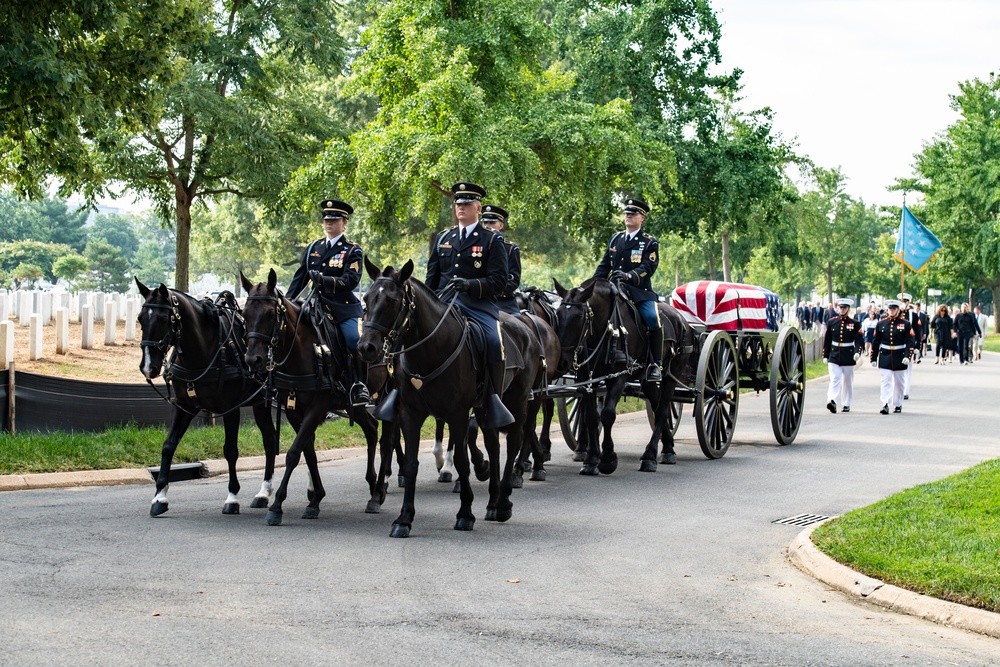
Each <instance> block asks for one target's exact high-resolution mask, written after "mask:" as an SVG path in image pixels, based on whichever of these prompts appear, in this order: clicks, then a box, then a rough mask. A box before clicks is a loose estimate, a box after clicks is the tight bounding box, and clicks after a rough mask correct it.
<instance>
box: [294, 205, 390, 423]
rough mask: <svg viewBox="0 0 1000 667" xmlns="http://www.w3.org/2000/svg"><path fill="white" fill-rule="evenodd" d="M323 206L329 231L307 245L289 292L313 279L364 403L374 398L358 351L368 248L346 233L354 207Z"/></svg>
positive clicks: (357, 400) (355, 393) (354, 393)
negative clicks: (361, 285) (359, 292)
mask: <svg viewBox="0 0 1000 667" xmlns="http://www.w3.org/2000/svg"><path fill="white" fill-rule="evenodd" d="M320 208H321V209H322V211H323V218H322V219H323V230H324V232H325V233H326V235H325V236H324V237H323V238H321V239H316V240H315V241H313V242H312V243H310V244H309V246H308V247H307V248H306V251H305V252H304V253H303V255H302V261H301V262H300V264H299V268H298V269H297V270H296V271H295V275H294V276H293V277H292V283H291V285H289V287H288V296H289V298H292V299H294V298H296V297H298V296H299V295H300V294H302V293H304V292H305V291H306V286H307V283H308V282H309V281H311V282H312V283H313V284H314V285H315V286H316V291H317V295H318V296H319V301H320V303H321V304H323V308H324V309H325V310H326V312H327V313H329V315H330V317H331V319H332V320H333V321H334V322H335V323H336V324H337V328H339V329H340V332H341V334H342V337H343V340H344V343H345V346H346V348H347V353H348V357H349V358H350V361H349V363H348V364H347V366H348V368H345V371H346V373H347V376H348V377H347V381H348V383H349V385H350V387H351V402H352V403H354V404H355V405H364V404H366V403H368V402H369V401H370V400H371V397H370V396H369V394H368V388H367V387H366V386H365V384H364V380H365V379H366V378H367V373H368V371H367V368H366V367H365V364H364V362H362V361H361V357H360V356H359V355H358V354H357V349H358V339H359V338H360V337H361V334H360V322H361V316H362V315H363V314H364V312H363V309H362V307H361V301H360V300H358V296H357V294H355V292H354V290H356V289H357V288H358V284H359V283H360V282H361V265H362V262H363V259H364V252H363V251H362V249H361V246H359V245H358V244H357V243H354V242H353V241H350V240H348V239H347V237H346V236H344V231H345V230H346V228H347V223H348V221H349V219H350V216H351V214H352V213H354V208H353V207H351V205H350V204H348V203H347V202H343V201H340V200H337V199H325V200H323V201H322V202H320Z"/></svg>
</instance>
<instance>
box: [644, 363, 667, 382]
mask: <svg viewBox="0 0 1000 667" xmlns="http://www.w3.org/2000/svg"><path fill="white" fill-rule="evenodd" d="M662 381H663V373H661V372H660V365H659V364H650V365H649V366H646V382H662Z"/></svg>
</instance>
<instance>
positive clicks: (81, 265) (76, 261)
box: [52, 253, 90, 287]
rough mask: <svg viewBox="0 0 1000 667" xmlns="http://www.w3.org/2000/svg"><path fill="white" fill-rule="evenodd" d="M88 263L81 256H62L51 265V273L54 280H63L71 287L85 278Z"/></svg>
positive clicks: (88, 266)
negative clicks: (53, 275)
mask: <svg viewBox="0 0 1000 667" xmlns="http://www.w3.org/2000/svg"><path fill="white" fill-rule="evenodd" d="M89 268H90V263H89V262H88V261H87V258H86V257H84V256H83V255H77V254H75V253H73V254H69V255H63V256H62V257H60V258H59V259H57V260H56V261H55V262H54V263H53V264H52V273H54V274H55V276H56V278H59V279H60V280H65V281H66V282H67V283H69V285H70V287H72V286H73V285H74V284H75V283H76V282H77V281H79V280H81V279H82V278H84V277H85V275H86V273H87V270H88V269H89Z"/></svg>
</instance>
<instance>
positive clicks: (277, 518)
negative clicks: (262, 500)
mask: <svg viewBox="0 0 1000 667" xmlns="http://www.w3.org/2000/svg"><path fill="white" fill-rule="evenodd" d="M267 525H269V526H280V525H281V512H275V511H274V510H271V511H270V512H268V513H267Z"/></svg>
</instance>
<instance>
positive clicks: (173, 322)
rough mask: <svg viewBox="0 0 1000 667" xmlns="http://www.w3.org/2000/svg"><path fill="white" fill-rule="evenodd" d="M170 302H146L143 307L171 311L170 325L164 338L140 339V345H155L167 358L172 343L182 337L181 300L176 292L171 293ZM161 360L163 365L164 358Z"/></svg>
mask: <svg viewBox="0 0 1000 667" xmlns="http://www.w3.org/2000/svg"><path fill="white" fill-rule="evenodd" d="M169 296H170V303H148V302H147V303H144V304H142V307H143V308H149V309H150V310H169V311H170V327H169V328H168V329H167V332H166V333H165V334H163V338H161V339H160V340H152V339H150V338H143V339H142V340H140V341H139V346H140V347H155V348H156V349H157V350H159V351H160V352H161V353H162V354H163V357H164V359H166V355H167V350H169V349H170V346H171V345H174V344H176V342H177V341H178V340H180V337H181V311H180V310H179V309H178V308H177V306H178V304H179V301H178V300H177V295H176V294H171V295H169ZM164 359H161V360H160V366H161V367H162V366H163V360H164ZM157 372H159V371H157Z"/></svg>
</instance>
